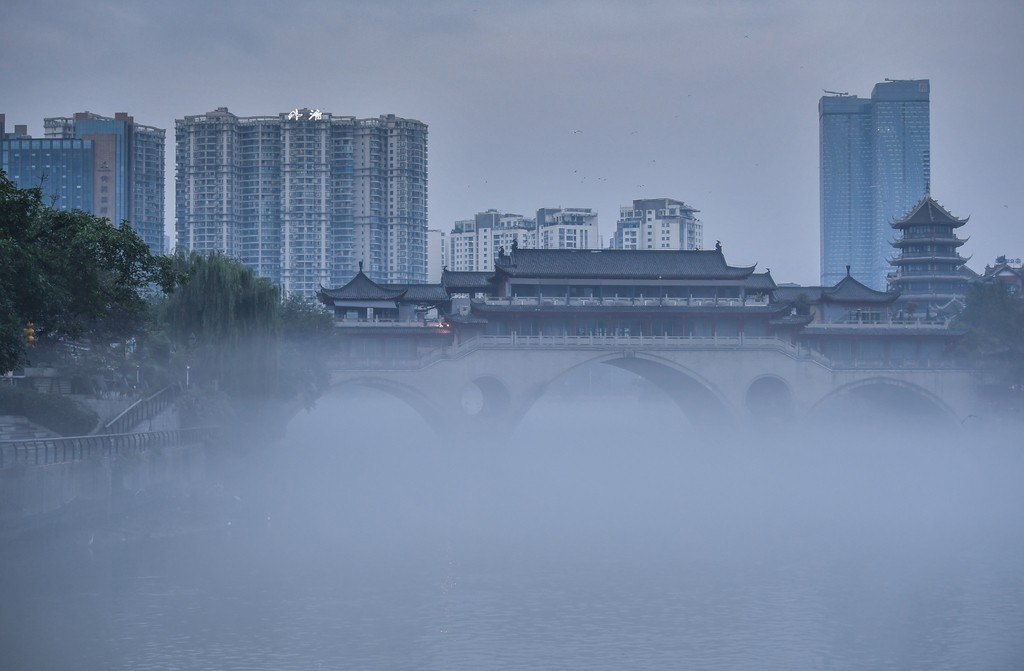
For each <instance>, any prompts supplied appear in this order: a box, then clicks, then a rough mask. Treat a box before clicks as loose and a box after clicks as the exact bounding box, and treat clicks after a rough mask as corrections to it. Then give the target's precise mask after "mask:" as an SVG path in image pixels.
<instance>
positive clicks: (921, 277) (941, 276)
mask: <svg viewBox="0 0 1024 671" xmlns="http://www.w3.org/2000/svg"><path fill="white" fill-rule="evenodd" d="M937 280H941V281H943V282H964V283H966V282H967V278H966V277H964V276H963V275H951V274H949V273H930V274H929V273H920V274H919V273H914V274H913V275H899V276H897V277H894V278H893V280H892V283H893V284H895V285H900V284H906V283H907V282H934V281H937Z"/></svg>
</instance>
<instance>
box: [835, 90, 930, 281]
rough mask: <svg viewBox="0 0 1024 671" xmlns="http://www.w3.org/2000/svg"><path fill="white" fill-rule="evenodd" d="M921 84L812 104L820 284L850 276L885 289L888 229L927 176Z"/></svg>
mask: <svg viewBox="0 0 1024 671" xmlns="http://www.w3.org/2000/svg"><path fill="white" fill-rule="evenodd" d="M929 91H930V85H929V81H928V80H927V79H914V80H898V81H897V80H886V81H885V82H883V83H880V84H876V85H875V87H874V89H873V90H872V92H871V98H870V99H864V98H858V97H857V96H851V95H849V94H847V93H831V92H830V93H829V94H828V95H826V96H825V97H823V98H821V100H820V102H819V104H818V113H819V120H820V126H819V131H820V141H821V166H820V169H821V284H822V286H834V285H835V284H836V283H838V282H839V281H840V280H841V279H843V277H845V276H846V266H848V265H849V266H851V274H852V275H853V276H854V277H856V278H857V279H858V280H860V281H861V282H863V283H864V284H866V285H867V286H869V287H871V288H873V289H876V290H884V289H886V275H887V274H888V272H889V270H890V266H889V256H891V254H892V247H891V246H890V242H891V241H892V237H893V232H892V227H891V226H890V224H891V223H892V222H893V221H894V220H896V219H898V218H900V217H902V216H903V215H905V214H907V213H908V212H909V211H910V210H911V208H913V207H914V205H915V204H917V203H918V202H919V201H920V200H921V198H922V197H923V196H924V194H925V191H926V189H927V188H928V182H929V180H930V170H931V156H930V126H929V107H928V106H929Z"/></svg>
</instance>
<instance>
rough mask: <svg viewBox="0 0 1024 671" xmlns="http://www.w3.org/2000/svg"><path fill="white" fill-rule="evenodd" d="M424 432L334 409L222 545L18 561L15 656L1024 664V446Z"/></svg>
mask: <svg viewBox="0 0 1024 671" xmlns="http://www.w3.org/2000/svg"><path fill="white" fill-rule="evenodd" d="M425 431H426V428H425V425H424V424H423V423H422V422H421V420H419V419H418V418H416V417H415V416H412V415H411V414H409V413H408V412H407V411H405V410H404V409H403V408H402V407H401V406H398V405H397V404H393V403H390V402H387V401H383V400H382V399H381V398H377V397H368V398H365V399H363V398H353V397H345V398H340V399H334V400H325V401H322V402H321V403H320V404H319V405H318V406H317V408H316V409H315V410H314V411H313V412H311V413H309V414H304V415H301V416H299V417H297V418H296V420H295V421H294V422H293V424H292V426H291V428H290V430H289V434H288V438H287V440H286V445H285V446H284V448H283V450H282V451H280V452H277V453H275V454H272V455H267V456H265V457H263V458H261V460H260V461H259V462H258V463H254V464H252V465H251V466H250V468H249V469H247V470H246V472H244V473H239V474H237V475H235V476H233V477H230V478H225V479H224V488H225V492H224V496H223V497H222V498H223V499H224V501H226V502H227V503H226V504H224V505H223V506H221V507H220V508H218V509H217V510H216V511H214V512H212V513H211V514H210V515H208V516H207V518H206V521H207V523H206V524H204V525H203V526H202V527H201V528H195V529H189V530H187V533H183V534H180V535H167V536H159V537H150V538H147V537H139V536H135V535H130V534H121V535H118V533H116V532H111V531H110V530H109V529H107V530H103V529H101V530H99V536H97V535H96V534H97V530H85V529H82V530H76V531H72V532H67V533H64V534H62V535H61V536H59V537H54V538H43V539H36V540H33V541H32V542H31V543H27V542H26V543H22V544H20V545H19V546H17V547H13V548H6V549H5V550H4V551H3V554H2V559H3V566H2V568H3V571H2V575H0V594H2V595H3V609H2V614H0V625H2V626H0V651H2V653H0V654H2V655H3V657H4V663H3V664H2V667H3V668H4V669H40V668H42V669H275V670H291V669H296V670H297V669H303V670H305V669H319V668H322V669H412V668H415V669H484V668H487V669H539V668H552V669H554V668H573V669H577V668H578V669H624V668H637V669H680V668H689V669H812V668H820V669H851V668H862V669H908V668H919V669H964V668H970V669H1007V668H1019V667H1020V666H1021V664H1022V662H1024V637H1021V636H1020V632H1022V631H1024V524H1022V522H1021V512H1022V511H1024V507H1022V503H1024V494H1022V488H1021V487H1020V486H1019V483H1020V482H1021V481H1022V476H1024V457H1022V455H1021V454H1020V450H1019V445H1018V443H1016V442H1012V441H1009V440H1000V439H996V438H985V439H982V438H980V437H977V436H966V435H964V436H961V435H957V436H953V437H952V439H947V438H948V436H947V438H944V439H942V440H943V442H944V444H941V445H940V444H936V440H938V438H937V436H924V435H921V434H920V433H915V432H911V431H889V430H881V429H880V428H879V427H872V426H870V425H867V424H865V425H864V426H862V427H861V428H860V429H858V430H853V431H851V430H849V429H848V430H846V431H838V430H835V429H831V430H830V429H826V428H824V427H806V426H804V427H800V429H799V431H795V430H787V429H785V428H782V427H777V428H776V429H775V430H774V431H773V432H772V433H770V434H766V433H763V432H762V433H760V434H738V433H736V434H731V435H726V434H725V433H721V434H717V435H714V434H703V435H697V434H694V433H693V432H692V430H691V429H690V428H689V427H688V425H687V423H686V422H685V421H684V420H682V419H681V418H679V417H677V416H676V414H675V413H674V412H672V410H671V408H669V407H667V406H658V405H657V404H654V405H645V406H644V407H643V408H641V407H639V406H638V405H637V404H636V402H635V401H627V402H613V401H608V402H604V403H603V404H602V405H599V407H594V404H589V405H582V404H572V403H563V402H549V403H547V404H542V405H540V406H538V407H537V408H536V409H535V410H534V411H533V412H531V414H530V416H529V417H528V418H527V420H526V422H525V423H524V425H523V426H522V427H521V428H520V429H519V430H518V431H517V433H516V434H515V435H514V436H511V437H509V439H508V440H507V442H506V443H505V444H504V445H503V446H500V447H499V446H497V445H488V446H479V445H477V446H472V447H467V446H457V445H446V444H443V442H439V441H437V440H435V439H434V438H432V437H430V436H429V435H428V434H426V433H425ZM857 431H860V432H862V433H861V434H860V435H856V433H857ZM410 435H414V436H417V437H418V438H417V439H415V440H410V439H409V436H410ZM180 512H181V511H180V510H176V509H174V508H172V507H168V508H166V509H164V510H161V511H160V512H159V513H158V514H159V515H161V516H165V517H172V518H173V517H174V516H175V515H180ZM160 522H161V528H166V527H167V526H169V525H170V523H169V522H168V521H167V520H160ZM122 537H123V540H122ZM97 538H99V540H96V539H97ZM91 539H92V540H93V541H94V542H92V543H90V540H91Z"/></svg>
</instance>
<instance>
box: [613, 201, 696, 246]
mask: <svg viewBox="0 0 1024 671" xmlns="http://www.w3.org/2000/svg"><path fill="white" fill-rule="evenodd" d="M699 211H700V210H696V209H694V208H692V207H690V206H689V205H687V204H686V203H684V202H683V201H681V200H672V199H671V198H645V199H641V200H634V201H633V204H632V206H626V207H621V208H619V220H618V222H616V226H615V236H614V237H613V238H612V249H700V248H701V246H702V245H703V239H704V224H703V223H702V222H701V220H700V219H698V218H697V217H696V216H695V215H696V214H697V212H699Z"/></svg>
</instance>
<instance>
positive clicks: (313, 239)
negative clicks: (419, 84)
mask: <svg viewBox="0 0 1024 671" xmlns="http://www.w3.org/2000/svg"><path fill="white" fill-rule="evenodd" d="M175 139H176V147H175V157H176V179H175V226H176V233H177V245H178V246H179V247H183V248H186V249H193V250H196V251H199V252H203V253H207V252H213V251H218V252H222V253H224V254H227V255H228V256H232V257H235V258H238V259H240V260H241V261H242V262H243V263H244V264H245V265H246V266H248V267H250V268H252V269H253V270H254V271H255V272H256V273H257V274H258V275H260V276H261V277H268V278H270V279H271V280H272V281H273V282H275V283H276V284H278V285H279V286H280V287H281V289H282V290H283V291H284V292H285V293H286V294H298V295H304V296H313V295H314V294H315V293H316V291H317V290H318V289H319V288H320V287H321V286H326V287H336V286H341V285H342V284H344V283H345V282H347V281H348V280H349V279H351V278H352V275H354V274H355V272H356V270H357V269H358V268H364V269H365V272H366V274H367V275H368V276H369V277H370V278H371V279H372V280H374V281H375V282H384V283H391V284H398V283H422V282H425V281H427V253H428V249H427V126H426V124H423V123H421V122H419V121H416V120H414V119H403V118H400V117H396V116H394V115H392V114H389V115H385V116H381V117H378V118H374V119H356V118H354V117H350V116H334V115H332V114H330V113H329V112H324V111H321V110H319V109H312V110H311V109H309V108H298V109H293V110H291V111H290V112H281V113H279V114H277V115H274V116H260V117H238V116H235V115H234V114H232V113H231V112H229V111H228V109H227V108H226V107H221V108H218V109H216V110H214V111H212V112H208V113H206V114H198V115H192V116H186V117H185V118H183V119H177V120H176V121H175Z"/></svg>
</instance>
